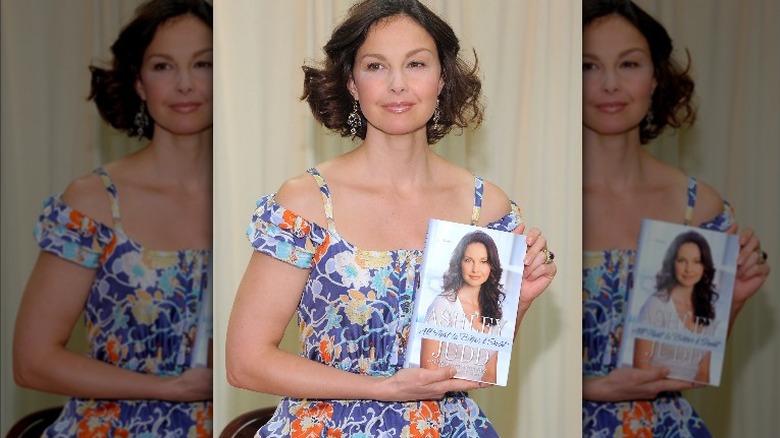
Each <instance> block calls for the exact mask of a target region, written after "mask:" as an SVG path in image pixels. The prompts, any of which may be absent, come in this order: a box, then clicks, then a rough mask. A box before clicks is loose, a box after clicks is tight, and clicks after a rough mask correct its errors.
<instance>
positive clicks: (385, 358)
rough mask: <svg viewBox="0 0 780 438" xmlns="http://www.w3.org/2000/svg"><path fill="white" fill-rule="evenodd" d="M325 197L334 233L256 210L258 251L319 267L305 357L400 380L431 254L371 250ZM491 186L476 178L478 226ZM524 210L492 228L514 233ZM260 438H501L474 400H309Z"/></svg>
mask: <svg viewBox="0 0 780 438" xmlns="http://www.w3.org/2000/svg"><path fill="white" fill-rule="evenodd" d="M309 173H310V174H311V175H312V176H313V177H314V178H315V180H316V181H317V183H318V185H319V187H320V191H321V193H322V195H323V200H324V204H325V213H326V217H327V220H328V225H327V228H323V227H321V226H319V225H317V224H315V223H311V222H308V221H306V220H304V219H303V218H301V217H300V216H298V215H296V214H295V213H293V212H291V211H289V210H287V209H285V208H284V207H282V206H281V205H279V204H277V203H276V202H275V200H274V195H268V196H265V197H263V198H261V199H260V200H259V201H258V202H257V209H256V211H255V213H254V215H253V217H252V221H251V223H250V226H249V229H248V231H247V234H248V238H249V240H250V242H251V243H252V246H253V247H254V249H255V250H256V251H259V252H261V253H263V254H267V255H269V256H271V257H274V258H277V259H279V260H282V261H286V262H288V263H290V264H293V265H295V266H297V267H300V268H302V269H310V270H311V271H310V275H309V280H308V282H307V284H306V286H305V289H304V291H303V296H302V298H301V302H300V304H299V306H298V311H297V314H298V325H299V329H300V341H301V352H300V354H301V356H304V357H307V358H309V359H311V360H313V361H316V362H320V363H323V364H326V365H329V366H332V367H334V368H338V369H340V370H344V371H349V372H352V373H358V374H366V375H371V376H392V375H393V374H394V373H396V372H397V371H398V370H399V369H401V368H402V366H403V363H404V356H405V354H406V343H407V339H408V336H409V328H410V324H411V312H412V310H413V302H414V294H415V289H416V287H417V285H418V282H419V274H420V264H421V261H422V251H420V250H403V249H402V250H394V251H367V250H363V249H360V248H356V247H354V246H353V245H351V244H350V243H349V242H347V241H346V240H344V239H343V238H342V237H341V236H340V235H339V234H338V232H337V231H336V227H335V223H334V222H333V214H332V207H331V203H330V191H329V189H328V186H327V185H326V184H325V181H324V179H323V178H322V177H321V176H320V174H319V173H318V172H317V171H316V169H309ZM481 196H482V180H481V179H479V178H475V202H474V211H473V215H472V218H473V220H474V221H476V220H478V218H479V209H480V206H481ZM521 222H522V217H521V215H520V210H519V208H518V207H517V206H516V205H515V204H514V203H512V210H511V212H510V213H508V214H507V215H506V216H504V217H503V218H501V219H500V220H498V221H496V222H493V223H492V224H490V225H489V226H490V227H491V228H495V229H499V230H505V231H512V230H514V229H515V228H516V227H517V226H518V225H519V224H520V223H521ZM256 436H257V437H307V438H308V437H348V436H349V437H439V436H447V437H492V436H497V435H496V432H495V430H494V429H493V426H492V425H491V424H490V422H489V421H488V419H487V418H486V417H485V415H484V414H483V413H482V411H481V410H480V409H479V407H478V406H477V405H476V403H475V402H474V401H473V400H472V399H471V398H469V397H468V395H467V394H466V393H452V394H448V395H447V396H446V397H445V398H444V399H442V400H434V401H416V402H404V403H401V402H397V403H396V402H381V401H375V400H327V401H325V400H305V399H297V398H290V397H285V398H283V399H282V401H281V403H280V404H279V406H278V407H277V409H276V413H275V414H274V416H273V418H272V419H271V420H270V421H269V422H268V423H267V424H266V425H264V426H263V427H262V428H261V429H260V430H259V431H258V433H257V435H256Z"/></svg>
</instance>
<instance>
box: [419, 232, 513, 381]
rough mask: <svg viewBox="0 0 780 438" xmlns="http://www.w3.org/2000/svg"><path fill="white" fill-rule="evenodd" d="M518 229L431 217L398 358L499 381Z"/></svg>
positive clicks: (504, 373) (505, 367) (503, 372)
mask: <svg viewBox="0 0 780 438" xmlns="http://www.w3.org/2000/svg"><path fill="white" fill-rule="evenodd" d="M525 251H526V243H525V236H523V235H520V234H514V233H509V232H505V231H498V230H491V229H487V228H482V227H476V226H472V225H465V224H460V223H454V222H448V221H442V220H438V219H431V220H430V222H429V224H428V233H427V236H426V242H425V249H424V251H423V260H422V265H421V267H420V269H421V271H420V284H419V286H418V288H417V291H416V294H415V301H414V310H413V312H414V313H413V316H412V324H411V329H410V333H409V341H408V346H407V347H408V348H407V352H406V358H405V362H404V366H406V367H417V368H419V367H422V368H430V369H435V368H438V367H455V368H456V369H457V370H458V373H457V374H456V375H455V377H456V378H461V379H468V380H474V381H480V382H487V383H493V384H496V385H500V386H506V384H507V378H508V376H509V363H510V359H511V356H512V346H513V342H514V334H515V327H516V319H517V308H518V305H519V302H520V293H521V292H520V287H521V283H522V277H523V268H524V265H523V258H524V256H525Z"/></svg>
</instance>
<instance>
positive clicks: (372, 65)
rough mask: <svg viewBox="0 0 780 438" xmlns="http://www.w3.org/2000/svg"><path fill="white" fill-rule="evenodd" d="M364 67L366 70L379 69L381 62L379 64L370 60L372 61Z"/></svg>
mask: <svg viewBox="0 0 780 438" xmlns="http://www.w3.org/2000/svg"><path fill="white" fill-rule="evenodd" d="M366 68H367V69H368V70H379V69H380V68H382V64H380V63H378V62H372V63H370V64H368V65H367V66H366Z"/></svg>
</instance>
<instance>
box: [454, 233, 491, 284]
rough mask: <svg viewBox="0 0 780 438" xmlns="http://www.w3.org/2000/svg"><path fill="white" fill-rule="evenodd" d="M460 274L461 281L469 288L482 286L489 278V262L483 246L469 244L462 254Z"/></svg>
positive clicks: (476, 243) (477, 243)
mask: <svg viewBox="0 0 780 438" xmlns="http://www.w3.org/2000/svg"><path fill="white" fill-rule="evenodd" d="M460 272H461V274H462V275H463V281H465V282H466V284H468V285H469V286H482V283H484V282H485V281H487V279H488V277H490V260H489V259H488V251H487V248H486V247H485V245H484V244H482V243H479V242H474V243H470V244H469V245H468V246H466V251H464V252H463V258H462V259H461V261H460Z"/></svg>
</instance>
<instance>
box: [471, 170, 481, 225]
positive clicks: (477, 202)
mask: <svg viewBox="0 0 780 438" xmlns="http://www.w3.org/2000/svg"><path fill="white" fill-rule="evenodd" d="M483 190H484V184H483V182H482V178H480V177H478V176H476V175H475V176H474V208H473V209H472V210H471V225H478V224H479V211H480V209H482V192H483Z"/></svg>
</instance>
